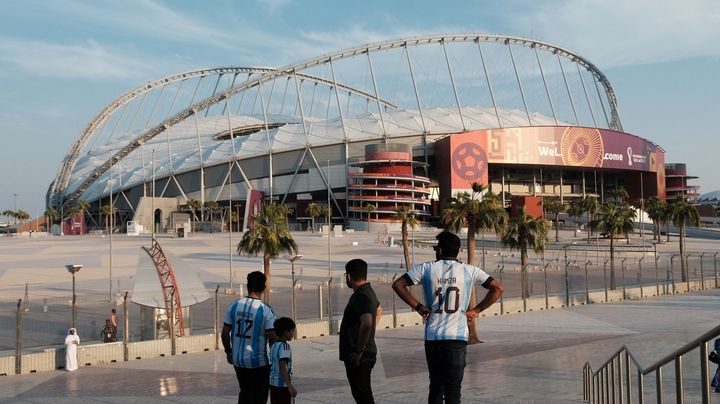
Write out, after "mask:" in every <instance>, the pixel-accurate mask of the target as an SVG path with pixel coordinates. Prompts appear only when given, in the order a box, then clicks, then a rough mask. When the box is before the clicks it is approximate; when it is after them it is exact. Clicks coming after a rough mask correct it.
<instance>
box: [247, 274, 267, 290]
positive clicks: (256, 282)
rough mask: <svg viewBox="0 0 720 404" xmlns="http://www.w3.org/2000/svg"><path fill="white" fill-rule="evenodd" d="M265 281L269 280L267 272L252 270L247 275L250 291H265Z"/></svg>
mask: <svg viewBox="0 0 720 404" xmlns="http://www.w3.org/2000/svg"><path fill="white" fill-rule="evenodd" d="M265 282H267V278H266V277H265V274H263V273H262V272H260V271H254V272H250V273H249V274H248V276H247V288H248V292H263V291H265Z"/></svg>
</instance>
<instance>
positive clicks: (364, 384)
mask: <svg viewBox="0 0 720 404" xmlns="http://www.w3.org/2000/svg"><path fill="white" fill-rule="evenodd" d="M344 363H345V374H347V378H348V382H350V392H351V393H352V396H353V398H354V399H355V402H356V403H358V404H374V403H375V399H374V398H373V394H372V386H371V385H370V374H371V373H372V368H373V366H375V361H374V360H372V361H367V360H361V361H360V364H359V365H358V366H355V365H353V364H352V363H350V361H344Z"/></svg>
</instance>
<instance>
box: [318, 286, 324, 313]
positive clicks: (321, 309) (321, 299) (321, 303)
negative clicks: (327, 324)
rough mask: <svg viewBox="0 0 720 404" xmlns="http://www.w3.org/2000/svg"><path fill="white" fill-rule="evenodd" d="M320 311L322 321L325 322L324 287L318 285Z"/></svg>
mask: <svg viewBox="0 0 720 404" xmlns="http://www.w3.org/2000/svg"><path fill="white" fill-rule="evenodd" d="M318 311H319V312H320V321H323V318H324V316H323V285H322V284H320V285H318Z"/></svg>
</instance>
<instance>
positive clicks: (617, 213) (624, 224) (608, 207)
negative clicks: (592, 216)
mask: <svg viewBox="0 0 720 404" xmlns="http://www.w3.org/2000/svg"><path fill="white" fill-rule="evenodd" d="M630 211H632V212H633V213H634V210H632V209H630ZM633 219H634V215H631V214H629V213H628V209H627V208H625V207H623V206H622V205H616V204H614V203H612V202H606V203H604V204H602V205H600V212H599V213H598V218H597V219H596V220H594V221H593V222H592V224H591V225H592V227H593V228H594V229H595V230H597V231H599V232H602V233H604V234H607V236H608V237H610V289H612V290H615V238H616V237H617V236H618V235H620V234H627V233H628V232H631V231H633Z"/></svg>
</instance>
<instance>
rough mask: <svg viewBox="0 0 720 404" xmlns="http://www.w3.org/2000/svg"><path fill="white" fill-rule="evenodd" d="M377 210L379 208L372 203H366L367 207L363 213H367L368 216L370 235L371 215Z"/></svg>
mask: <svg viewBox="0 0 720 404" xmlns="http://www.w3.org/2000/svg"><path fill="white" fill-rule="evenodd" d="M376 210H377V206H376V205H373V204H372V203H366V204H365V206H363V207H362V211H363V212H365V213H367V215H368V227H367V230H368V233H370V214H371V213H372V212H375V211H376Z"/></svg>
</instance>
